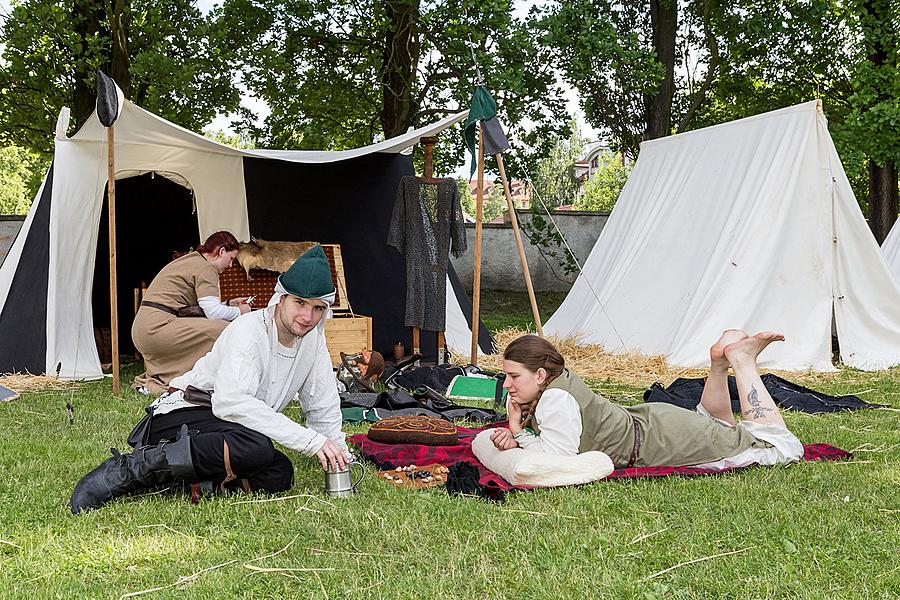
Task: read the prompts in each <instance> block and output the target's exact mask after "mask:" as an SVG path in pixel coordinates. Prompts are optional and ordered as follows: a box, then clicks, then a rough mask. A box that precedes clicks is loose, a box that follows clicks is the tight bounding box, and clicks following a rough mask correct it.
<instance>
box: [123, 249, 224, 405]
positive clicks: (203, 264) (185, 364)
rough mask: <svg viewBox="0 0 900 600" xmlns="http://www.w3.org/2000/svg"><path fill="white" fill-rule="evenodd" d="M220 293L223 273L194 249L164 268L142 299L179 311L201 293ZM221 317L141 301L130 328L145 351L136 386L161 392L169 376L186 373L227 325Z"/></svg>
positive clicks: (140, 347) (196, 300)
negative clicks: (187, 314)
mask: <svg viewBox="0 0 900 600" xmlns="http://www.w3.org/2000/svg"><path fill="white" fill-rule="evenodd" d="M207 296H214V297H216V298H218V297H219V274H218V272H217V271H216V269H215V267H213V266H212V265H211V264H210V263H209V262H208V261H207V260H206V259H205V258H203V255H202V254H200V253H199V252H191V253H189V254H185V255H184V256H182V257H180V258H177V259H175V260H173V261H172V262H170V263H169V264H168V265H166V266H165V267H163V270H162V271H160V272H159V274H158V275H157V276H156V277H155V278H154V279H153V282H152V283H151V284H150V287H149V288H147V291H146V293H145V294H144V302H152V303H155V304H161V305H163V306H166V307H168V308H171V309H174V310H178V309H179V308H184V307H186V306H198V305H199V302H198V300H199V298H204V297H207ZM228 323H229V322H228V321H224V320H222V319H206V318H202V317H176V316H175V315H173V314H170V313H168V312H166V311H164V310H162V309H159V308H152V307H150V306H145V305H141V307H140V308H139V309H138V313H137V315H136V316H135V319H134V324H133V325H132V327H131V339H132V340H133V341H134V345H135V347H136V348H137V349H138V351H139V352H140V353H141V354H142V355H143V356H144V368H146V372H144V373H142V374H141V375H138V376H137V377H135V378H134V387H135V388H140V387H142V386H144V387H147V388H148V389H149V390H150V391H151V392H152V393H153V394H156V395H159V394H161V393H163V392H164V391H166V390H167V389H168V387H169V381H171V380H172V379H173V378H175V377H177V376H179V375H182V374H184V373H187V372H188V371H190V370H191V369H192V368H193V367H194V363H196V362H197V360H198V359H199V358H200V357H202V356H204V355H205V354H206V353H207V352H209V351H210V350H212V347H213V343H214V342H215V341H216V339H217V338H218V337H219V334H221V333H222V331H223V330H224V329H225V327H226V326H227V325H228Z"/></svg>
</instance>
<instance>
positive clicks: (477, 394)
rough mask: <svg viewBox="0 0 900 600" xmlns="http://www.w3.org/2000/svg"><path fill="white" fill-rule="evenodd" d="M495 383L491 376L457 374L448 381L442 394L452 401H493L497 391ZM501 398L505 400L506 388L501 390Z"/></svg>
mask: <svg viewBox="0 0 900 600" xmlns="http://www.w3.org/2000/svg"><path fill="white" fill-rule="evenodd" d="M497 383H498V382H497V380H496V379H494V378H493V377H490V378H488V377H471V376H467V375H457V376H456V377H454V378H453V381H451V382H450V385H449V386H448V387H447V393H446V394H444V396H445V397H446V398H447V399H448V400H452V401H454V402H460V401H465V402H468V401H472V400H481V401H485V400H487V401H493V400H494V398H495V397H496V393H497ZM501 398H503V400H506V390H503V392H502V396H501Z"/></svg>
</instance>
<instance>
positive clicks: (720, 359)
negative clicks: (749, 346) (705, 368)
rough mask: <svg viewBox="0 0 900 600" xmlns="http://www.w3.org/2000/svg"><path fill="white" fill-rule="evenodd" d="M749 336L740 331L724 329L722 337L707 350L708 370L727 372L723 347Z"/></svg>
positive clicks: (726, 360)
mask: <svg viewBox="0 0 900 600" xmlns="http://www.w3.org/2000/svg"><path fill="white" fill-rule="evenodd" d="M748 337H749V336H748V335H747V333H746V332H745V331H741V330H740V329H726V330H725V331H724V332H723V333H722V337H720V338H719V340H718V341H717V342H716V343H715V344H713V345H712V347H710V349H709V368H710V369H724V370H726V371H727V370H728V359H727V358H725V347H726V346H728V345H729V344H733V343H735V342H739V341H741V340H745V339H747V338H748Z"/></svg>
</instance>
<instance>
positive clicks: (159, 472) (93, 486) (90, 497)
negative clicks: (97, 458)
mask: <svg viewBox="0 0 900 600" xmlns="http://www.w3.org/2000/svg"><path fill="white" fill-rule="evenodd" d="M110 451H111V452H112V453H113V456H112V458H107V459H106V460H105V461H103V462H102V463H100V466H98V467H97V468H96V469H94V470H93V471H91V472H90V473H88V474H87V475H85V476H84V477H82V478H81V481H79V482H78V485H76V486H75V491H74V492H72V499H71V500H70V501H69V507H70V508H71V509H72V512H73V513H74V514H76V515H77V514H79V513H81V512H83V511H87V510H93V509H95V508H100V507H101V506H103V505H104V504H106V503H107V502H109V501H110V500H112V499H113V498H118V497H119V496H125V495H127V494H131V493H134V492H139V491H144V490H149V489H152V488H154V487H157V486H160V485H163V484H167V483H174V482H176V481H187V482H191V481H195V480H196V479H197V475H196V472H195V471H194V461H193V459H192V458H191V437H190V435H189V433H188V429H187V425H183V426H182V427H181V432H180V433H179V434H178V439H177V440H176V441H174V442H170V441H168V440H163V441H162V442H160V443H159V444H157V445H155V446H140V447H139V448H136V449H135V450H134V452H132V453H131V454H122V453H120V452H119V451H118V450H117V449H115V448H110Z"/></svg>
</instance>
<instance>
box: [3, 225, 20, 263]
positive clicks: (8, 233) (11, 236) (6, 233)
mask: <svg viewBox="0 0 900 600" xmlns="http://www.w3.org/2000/svg"><path fill="white" fill-rule="evenodd" d="M24 222H25V215H11V216H8V215H0V265H2V264H3V260H4V259H5V258H6V254H7V252H9V249H10V247H11V246H12V245H13V242H14V241H16V235H17V234H18V233H19V229H21V227H22V223H24Z"/></svg>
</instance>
